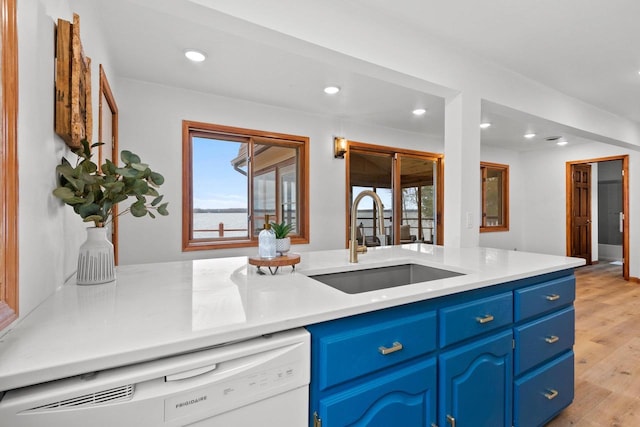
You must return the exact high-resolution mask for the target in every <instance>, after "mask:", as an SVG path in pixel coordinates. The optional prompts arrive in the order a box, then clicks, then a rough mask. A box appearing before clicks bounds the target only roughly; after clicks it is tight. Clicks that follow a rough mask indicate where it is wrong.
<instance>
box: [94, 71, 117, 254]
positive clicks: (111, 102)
mask: <svg viewBox="0 0 640 427" xmlns="http://www.w3.org/2000/svg"><path fill="white" fill-rule="evenodd" d="M99 73H100V87H99V92H98V96H99V101H98V136H99V141H102V142H104V141H103V135H104V133H103V131H104V129H103V123H102V114H103V112H104V109H107V108H108V109H109V111H111V115H112V117H111V138H112V141H111V160H112V161H113V164H114V165H116V166H118V163H119V160H120V157H119V155H118V153H119V148H118V106H117V105H116V100H115V98H114V96H113V92H112V91H111V85H109V80H108V79H107V74H106V73H105V71H104V68H103V67H102V64H100V67H99ZM102 98H104V99H105V100H106V101H107V105H103V104H104V103H103V102H102ZM104 157H105V156H104V153H103V152H102V145H101V146H100V147H98V160H99V163H98V164H99V165H102V164H103V163H104V160H105V159H104ZM111 218H112V220H111V226H112V229H113V233H112V236H111V239H112V243H113V259H114V262H115V265H118V261H119V255H120V254H119V245H118V230H119V228H120V227H119V216H118V205H115V206H114V207H113V213H112V216H111Z"/></svg>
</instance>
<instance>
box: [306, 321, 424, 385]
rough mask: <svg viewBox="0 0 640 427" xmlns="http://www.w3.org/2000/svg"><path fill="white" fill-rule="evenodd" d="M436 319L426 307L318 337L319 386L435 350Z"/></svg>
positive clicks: (363, 373) (335, 383) (341, 380)
mask: <svg viewBox="0 0 640 427" xmlns="http://www.w3.org/2000/svg"><path fill="white" fill-rule="evenodd" d="M436 322H437V318H436V313H435V311H428V312H425V313H420V314H416V315H413V316H407V317H402V318H398V319H391V320H387V321H383V322H380V323H373V324H371V326H366V327H361V328H356V329H352V330H348V331H347V332H344V333H338V334H330V335H326V336H323V337H321V338H320V340H319V342H318V353H317V354H318V356H317V357H318V363H319V366H322V367H323V369H321V370H320V372H319V378H318V380H319V389H320V390H324V389H326V388H329V387H332V386H334V385H337V384H340V383H342V382H345V381H348V380H351V379H353V378H357V377H359V376H361V375H365V374H368V373H371V372H374V371H377V370H379V369H383V368H386V367H389V366H392V365H395V364H397V363H400V362H404V361H405V360H409V359H411V358H414V357H417V356H420V355H423V354H426V353H429V352H431V351H433V350H435V348H436V344H437V343H436V331H437V328H436ZM396 349H397V350H396ZM394 350H395V351H394ZM385 353H386V354H385Z"/></svg>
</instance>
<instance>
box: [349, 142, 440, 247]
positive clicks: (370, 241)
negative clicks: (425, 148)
mask: <svg viewBox="0 0 640 427" xmlns="http://www.w3.org/2000/svg"><path fill="white" fill-rule="evenodd" d="M347 158H348V172H347V178H348V188H349V194H348V199H347V213H346V216H347V240H348V238H349V233H350V230H349V227H350V224H351V222H350V216H351V205H352V203H353V200H354V199H355V198H356V196H357V195H358V194H359V193H360V192H361V191H363V190H372V191H374V192H375V193H377V194H378V195H379V196H380V199H381V200H382V203H383V204H384V212H383V213H382V215H383V216H384V219H385V227H386V230H385V235H384V236H379V230H378V227H377V226H376V224H377V223H378V222H377V221H378V220H377V218H378V216H379V215H380V214H381V213H380V212H377V210H376V207H375V205H374V203H373V200H371V199H370V198H365V199H363V200H362V202H360V204H359V205H358V211H357V212H356V215H357V218H356V225H357V226H358V229H357V230H356V237H357V240H358V242H359V244H361V245H362V244H364V245H365V246H378V245H380V244H403V243H413V242H426V243H436V244H442V242H443V222H442V212H443V197H442V191H443V189H442V173H443V169H442V155H439V154H432V153H426V152H419V151H413V150H399V149H397V148H394V147H382V146H378V145H369V144H363V143H358V142H352V141H349V150H348V154H347Z"/></svg>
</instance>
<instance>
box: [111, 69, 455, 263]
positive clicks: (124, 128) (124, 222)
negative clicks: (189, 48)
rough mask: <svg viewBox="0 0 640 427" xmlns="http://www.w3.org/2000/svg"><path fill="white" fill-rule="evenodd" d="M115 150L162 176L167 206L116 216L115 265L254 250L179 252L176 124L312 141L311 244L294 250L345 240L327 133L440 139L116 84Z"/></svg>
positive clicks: (341, 169)
mask: <svg viewBox="0 0 640 427" xmlns="http://www.w3.org/2000/svg"><path fill="white" fill-rule="evenodd" d="M114 97H115V99H116V102H117V103H118V109H119V116H120V123H119V148H120V149H121V150H122V149H129V150H131V151H133V152H135V153H136V154H138V155H140V156H141V158H142V160H143V161H144V162H146V163H148V164H149V165H151V167H152V169H154V170H156V171H158V172H160V173H162V174H163V175H164V177H165V184H164V185H163V186H162V187H161V188H160V193H161V194H164V196H165V199H164V200H165V201H168V202H169V212H170V214H169V216H167V217H158V218H157V219H155V220H152V219H150V218H143V219H139V218H133V217H131V216H124V217H121V220H120V233H119V244H120V246H119V248H120V249H119V250H120V260H121V264H131V263H148V262H155V261H173V260H179V259H193V258H205V257H224V256H233V255H253V254H254V253H255V252H256V249H255V248H238V249H217V250H212V251H196V252H184V253H183V252H182V251H181V244H182V243H181V233H182V228H181V227H182V215H181V195H182V163H181V162H182V151H181V150H182V133H181V132H182V128H181V126H182V120H193V121H201V122H207V123H215V124H221V125H226V126H235V127H243V128H248V129H257V130H264V131H274V132H279V133H288V134H294V135H303V136H308V137H309V138H310V142H309V148H310V165H309V169H310V180H309V185H310V212H311V214H310V241H311V243H310V244H309V245H305V246H304V247H300V246H299V247H297V250H303V249H304V250H307V249H309V250H319V249H335V248H342V247H344V241H345V220H344V219H345V213H346V208H345V198H344V195H345V191H346V188H345V179H346V175H345V173H346V172H345V160H343V159H334V157H333V136H334V135H337V134H339V133H340V129H342V130H343V131H344V134H345V135H349V139H351V140H354V141H358V142H365V143H371V144H377V145H387V146H396V147H403V148H409V149H414V150H422V151H430V152H438V153H441V152H442V147H443V145H442V144H443V143H442V141H426V140H425V138H424V137H423V136H421V135H417V134H412V133H408V132H398V131H394V130H390V129H388V128H381V127H378V128H375V127H364V126H362V125H358V124H355V123H349V122H344V123H334V122H333V121H332V120H330V119H328V118H326V117H320V116H313V115H309V114H302V113H299V112H296V111H291V110H285V109H281V108H275V107H270V106H265V105H260V104H255V103H249V102H245V101H239V100H235V99H229V98H224V97H219V96H212V95H206V94H202V93H197V92H193V91H187V90H182V89H176V88H171V87H166V86H160V85H156V84H150V83H145V82H140V81H135V80H129V79H119V80H117V84H116V88H115V89H114Z"/></svg>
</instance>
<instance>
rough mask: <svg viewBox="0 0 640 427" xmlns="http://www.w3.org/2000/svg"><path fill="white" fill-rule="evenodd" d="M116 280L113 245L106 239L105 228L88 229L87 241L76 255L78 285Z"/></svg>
mask: <svg viewBox="0 0 640 427" xmlns="http://www.w3.org/2000/svg"><path fill="white" fill-rule="evenodd" d="M114 280H116V267H115V263H114V259H113V244H112V243H111V242H110V241H109V239H107V228H105V227H88V228H87V240H86V241H85V242H84V243H83V244H82V246H80V251H79V253H78V272H77V273H76V283H77V284H78V285H97V284H100V283H107V282H113V281H114Z"/></svg>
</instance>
